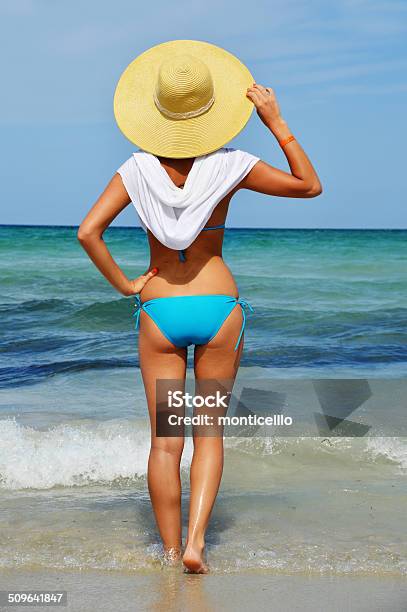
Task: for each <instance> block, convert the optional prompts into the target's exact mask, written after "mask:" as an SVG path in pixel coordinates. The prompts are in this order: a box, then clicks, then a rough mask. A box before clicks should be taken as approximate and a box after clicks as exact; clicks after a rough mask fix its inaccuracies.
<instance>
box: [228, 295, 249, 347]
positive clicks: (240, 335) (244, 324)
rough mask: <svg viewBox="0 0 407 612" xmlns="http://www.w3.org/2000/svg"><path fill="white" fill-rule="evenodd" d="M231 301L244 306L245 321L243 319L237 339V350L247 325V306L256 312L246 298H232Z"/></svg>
mask: <svg viewBox="0 0 407 612" xmlns="http://www.w3.org/2000/svg"><path fill="white" fill-rule="evenodd" d="M229 302H236V304H240V306H241V307H242V315H243V321H242V327H241V328H240V334H239V337H238V339H237V342H236V346H235V349H234V350H235V351H236V350H237V348H238V346H239V344H240V340H241V339H242V336H243V332H244V329H245V326H246V312H245V308H249V310H250V311H251V312H254V308H253V306H252V305H251V304H249V302H248V301H247V300H245V299H244V298H238V299H237V298H232V299H230V300H229Z"/></svg>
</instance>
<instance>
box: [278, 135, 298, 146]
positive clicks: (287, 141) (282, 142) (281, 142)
mask: <svg viewBox="0 0 407 612" xmlns="http://www.w3.org/2000/svg"><path fill="white" fill-rule="evenodd" d="M292 140H295V136H293V135H292V134H291V135H290V136H288V138H285V139H284V140H279V141H278V144H279V145H280V147H285V145H286V144H288V143H289V142H291V141H292Z"/></svg>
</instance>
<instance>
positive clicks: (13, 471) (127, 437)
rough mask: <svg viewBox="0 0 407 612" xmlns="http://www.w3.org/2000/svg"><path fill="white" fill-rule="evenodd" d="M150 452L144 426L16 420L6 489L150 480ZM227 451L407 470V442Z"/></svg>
mask: <svg viewBox="0 0 407 612" xmlns="http://www.w3.org/2000/svg"><path fill="white" fill-rule="evenodd" d="M149 447H150V433H149V429H148V426H147V424H146V423H145V422H144V421H142V422H140V421H136V420H128V419H114V420H109V421H102V422H100V421H85V422H75V423H74V422H70V423H65V424H60V425H58V426H56V427H52V428H49V429H46V430H43V429H42V430H39V429H34V428H32V427H28V426H24V425H21V424H19V423H18V422H16V420H14V419H4V420H0V488H3V489H14V490H17V489H26V488H32V489H49V488H51V487H54V486H65V487H72V486H82V485H87V484H92V483H112V482H114V481H116V480H118V479H126V478H129V479H137V478H144V477H145V475H146V470H147V462H148V453H149ZM225 447H226V452H230V451H231V452H232V453H234V456H233V457H230V461H231V462H233V461H238V463H237V464H236V468H237V469H238V466H239V465H240V461H245V459H244V455H247V454H249V455H251V456H252V457H253V458H258V459H259V460H264V459H266V458H267V457H269V458H270V460H272V458H273V457H276V456H279V457H280V458H281V459H283V460H284V455H287V459H288V458H289V457H293V456H294V455H295V457H296V459H295V460H296V461H299V462H301V461H305V460H306V461H307V462H309V461H311V462H316V463H318V464H320V463H321V458H322V457H324V458H325V459H328V457H331V459H332V460H335V461H340V462H341V463H343V464H344V465H345V464H346V463H349V462H350V463H352V462H353V461H358V462H360V461H362V462H366V463H372V462H377V461H380V462H383V461H385V462H393V463H395V464H396V465H397V467H398V468H400V469H402V470H403V471H404V470H405V469H406V468H407V441H406V440H405V439H403V438H368V439H366V440H364V439H360V438H358V439H350V438H332V439H330V440H325V441H324V440H321V438H315V439H313V438H272V439H269V438H227V439H226V441H225ZM191 453H192V442H191V439H187V440H186V448H185V451H184V454H183V458H182V467H184V468H185V467H187V466H188V465H189V463H190V459H191ZM236 453H237V455H236ZM239 457H240V458H239Z"/></svg>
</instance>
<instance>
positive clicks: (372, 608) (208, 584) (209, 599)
mask: <svg viewBox="0 0 407 612" xmlns="http://www.w3.org/2000/svg"><path fill="white" fill-rule="evenodd" d="M10 589H15V590H23V589H32V590H33V589H36V590H40V589H41V590H46V589H49V590H66V591H67V592H68V605H67V606H66V607H61V609H63V610H72V611H74V612H82V611H83V612H85V611H86V612H92V611H93V610H98V611H100V612H110V611H112V612H113V611H114V610H120V611H121V612H127V611H129V612H130V611H132V612H134V611H136V610H137V611H139V610H151V611H153V610H154V612H164V611H165V612H172V611H183V610H185V611H188V612H189V611H190V610H194V612H195V611H197V612H201V611H205V612H206V611H214V612H215V611H218V610H222V611H228V610H231V611H232V610H233V611H236V610H250V609H255V610H259V611H262V610H267V611H270V610H271V611H275V612H295V611H296V610H298V611H301V612H317V611H320V610H321V611H322V610H324V611H326V610H329V612H379V611H380V612H382V611H384V610H385V611H386V612H403V611H405V610H407V579H402V578H391V577H371V576H369V577H341V576H332V577H331V576H298V575H291V576H288V575H277V576H276V575H270V574H263V573H256V574H254V573H253V574H250V573H242V574H239V575H236V574H235V575H229V576H227V575H226V576H225V575H223V576H221V575H207V576H193V575H187V574H183V573H182V570H181V569H180V568H165V569H163V570H162V571H160V572H158V573H154V574H151V573H148V574H147V573H146V574H140V573H137V574H130V573H129V574H123V573H119V572H93V571H92V572H91V571H84V572H78V571H70V570H65V571H57V570H50V571H45V570H35V571H27V570H15V569H14V570H2V571H0V590H10ZM30 607H31V606H30ZM30 607H27V606H25V607H24V608H23V607H22V606H14V607H12V608H9V607H7V608H4V607H2V608H1V610H23V609H24V610H27V609H30ZM34 609H35V610H50V609H57V608H56V607H54V606H53V607H47V608H46V607H44V606H35V608H34Z"/></svg>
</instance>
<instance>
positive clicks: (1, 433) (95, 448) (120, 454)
mask: <svg viewBox="0 0 407 612" xmlns="http://www.w3.org/2000/svg"><path fill="white" fill-rule="evenodd" d="M149 446H150V434H149V431H148V430H147V429H146V427H145V426H144V427H142V426H140V425H139V424H137V423H136V422H131V421H128V420H125V419H121V420H113V421H105V422H90V423H81V424H78V423H75V424H61V425H59V426H57V427H53V428H50V429H48V430H46V431H43V430H36V429H33V428H31V427H26V426H22V425H20V424H18V423H17V422H16V421H15V420H12V419H5V420H1V421H0V488H3V489H25V488H34V489H48V488H51V487H54V486H58V485H60V486H67V487H70V486H74V485H85V484H90V483H95V482H102V483H103V482H113V481H115V480H116V479H119V478H137V477H144V476H145V474H146V468H147V460H148V453H149ZM185 461H187V456H185V459H184V462H185Z"/></svg>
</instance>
